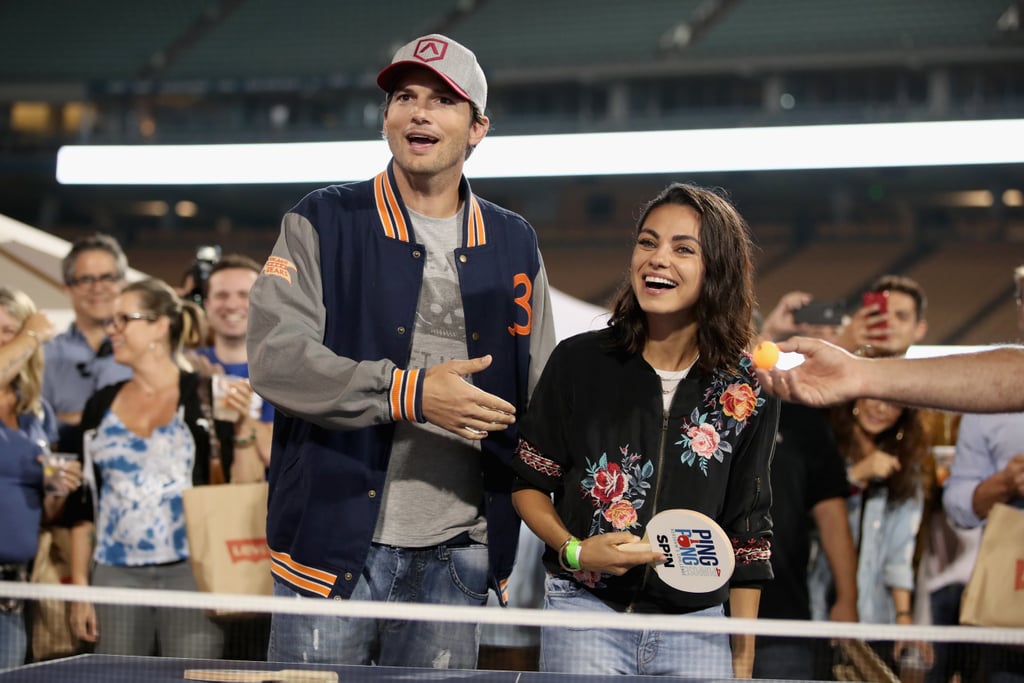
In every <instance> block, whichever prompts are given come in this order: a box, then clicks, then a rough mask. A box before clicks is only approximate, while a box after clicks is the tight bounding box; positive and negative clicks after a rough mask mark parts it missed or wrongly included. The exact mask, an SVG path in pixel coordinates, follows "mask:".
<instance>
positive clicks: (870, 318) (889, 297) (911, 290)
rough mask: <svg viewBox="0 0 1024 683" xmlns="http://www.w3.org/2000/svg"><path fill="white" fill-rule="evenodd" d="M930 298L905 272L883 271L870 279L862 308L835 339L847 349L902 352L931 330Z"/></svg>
mask: <svg viewBox="0 0 1024 683" xmlns="http://www.w3.org/2000/svg"><path fill="white" fill-rule="evenodd" d="M927 306H928V298H927V297H926V296H925V293H924V289H923V288H922V287H921V285H919V284H918V283H917V282H916V281H914V280H912V279H911V278H909V277H906V276H905V275H883V276H881V277H879V278H878V279H877V280H875V281H874V282H873V283H871V286H870V287H869V288H868V290H867V291H866V292H865V293H864V295H863V297H862V299H861V306H860V308H859V309H858V310H857V311H856V312H855V313H853V315H851V316H850V320H849V322H848V323H847V324H846V325H844V326H843V327H842V328H841V329H840V330H839V334H838V335H837V336H836V338H835V339H834V340H830V341H834V342H835V343H836V344H838V345H839V346H841V347H843V348H845V349H846V350H848V351H852V352H859V353H861V354H863V355H870V356H902V355H903V354H905V353H906V352H907V349H909V348H910V347H911V345H913V344H916V343H918V342H919V341H921V340H922V339H924V336H925V334H927V332H928V323H927V321H926V320H925V310H926V308H927Z"/></svg>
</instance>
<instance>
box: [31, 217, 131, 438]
mask: <svg viewBox="0 0 1024 683" xmlns="http://www.w3.org/2000/svg"><path fill="white" fill-rule="evenodd" d="M127 272H128V259H127V258H126V257H125V255H124V251H123V250H122V249H121V245H120V244H118V242H117V240H115V239H114V238H113V237H111V236H110V235H105V234H102V233H95V234H93V235H89V236H87V237H82V238H80V239H78V240H76V241H75V242H74V243H73V244H72V245H71V250H70V251H68V253H67V255H66V256H65V257H64V260H63V261H62V262H61V274H62V276H63V278H64V290H65V291H66V292H67V293H68V297H69V298H70V300H71V308H72V309H73V310H74V314H75V319H74V321H73V322H72V323H71V325H70V326H68V329H66V330H65V331H64V332H61V333H60V334H58V335H57V336H55V337H54V338H53V339H51V340H50V341H48V342H47V343H46V345H45V346H44V347H43V352H44V354H45V356H46V367H45V370H44V373H43V398H45V399H46V400H47V401H48V402H49V403H50V405H51V406H53V409H54V412H56V414H57V419H58V420H59V422H60V429H61V439H60V440H61V445H60V447H61V449H62V450H73V449H72V448H71V445H70V444H65V443H64V439H66V438H67V436H66V435H67V434H69V433H70V432H69V429H68V428H69V427H74V426H76V425H77V424H78V421H79V420H80V419H81V413H82V407H83V406H85V402H86V400H88V398H89V397H90V396H92V395H93V394H94V393H96V390H97V389H100V388H102V387H105V386H107V385H108V384H114V383H116V382H120V381H122V380H126V379H128V378H129V377H131V374H132V373H131V370H129V369H128V368H126V367H125V366H123V365H121V364H120V363H118V362H116V361H115V360H114V356H113V354H112V350H111V348H110V341H109V340H108V339H107V332H106V328H105V327H104V324H105V323H106V321H107V320H109V319H110V316H111V315H112V314H113V312H114V299H115V298H117V295H118V294H119V293H120V291H121V287H122V286H123V285H124V278H125V274H126V273H127ZM70 431H74V430H70Z"/></svg>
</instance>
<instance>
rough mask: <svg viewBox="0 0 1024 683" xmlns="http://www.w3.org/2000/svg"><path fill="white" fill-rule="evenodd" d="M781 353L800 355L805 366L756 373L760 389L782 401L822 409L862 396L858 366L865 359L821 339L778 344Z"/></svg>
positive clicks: (805, 339)
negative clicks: (762, 388) (761, 387)
mask: <svg viewBox="0 0 1024 683" xmlns="http://www.w3.org/2000/svg"><path fill="white" fill-rule="evenodd" d="M779 350H780V351H783V352H786V353H799V354H802V355H803V356H804V362H803V363H801V364H800V365H798V366H796V367H795V368H791V369H789V370H781V369H779V367H778V366H776V367H775V368H774V369H773V370H771V371H770V372H769V371H766V370H760V369H758V370H757V378H758V379H759V380H760V382H761V385H762V386H763V387H764V388H765V389H766V390H767V391H768V392H769V393H771V394H774V395H775V396H778V397H779V398H781V399H782V400H783V401H794V402H796V403H804V404H807V405H809V406H815V407H819V408H820V407H823V406H830V405H835V404H836V403H842V402H844V401H848V400H850V399H852V398H855V397H856V396H859V395H861V386H860V384H861V377H860V372H859V368H858V367H857V364H858V363H866V362H870V361H866V360H864V359H860V358H857V357H856V356H854V355H852V354H850V353H848V352H846V351H844V350H843V349H841V348H839V347H838V346H836V345H834V344H830V343H828V342H825V341H821V340H820V339H810V338H808V337H793V338H792V339H789V340H787V341H784V342H780V343H779Z"/></svg>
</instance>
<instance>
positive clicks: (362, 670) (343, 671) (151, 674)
mask: <svg viewBox="0 0 1024 683" xmlns="http://www.w3.org/2000/svg"><path fill="white" fill-rule="evenodd" d="M185 669H230V670H238V669H245V670H251V671H273V670H280V669H312V670H319V671H324V670H327V671H336V672H337V673H338V680H339V682H340V683H399V682H401V683H417V682H418V681H430V682H431V683H434V682H436V681H452V682H454V681H483V682H484V683H584V682H586V683H623V681H624V680H627V679H625V678H623V677H622V676H594V675H573V674H549V673H537V672H533V671H524V672H519V671H484V670H472V671H470V670H458V669H448V670H446V669H405V668H397V667H386V666H312V665H303V664H279V663H268V662H252V661H230V660H223V659H215V660H197V659H176V658H173V657H127V656H120V655H94V654H86V655H76V656H73V657H67V658H65V659H55V660H51V661H48V662H40V663H37V664H28V665H26V666H22V667H19V668H17V669H9V670H7V671H3V672H0V683H63V682H64V681H68V682H72V681H73V682H74V683H181V682H182V681H183V680H184V678H183V675H184V673H185ZM628 680H629V682H630V683H655V682H657V683H665V679H664V678H661V677H654V676H630V677H628ZM677 680H678V679H677Z"/></svg>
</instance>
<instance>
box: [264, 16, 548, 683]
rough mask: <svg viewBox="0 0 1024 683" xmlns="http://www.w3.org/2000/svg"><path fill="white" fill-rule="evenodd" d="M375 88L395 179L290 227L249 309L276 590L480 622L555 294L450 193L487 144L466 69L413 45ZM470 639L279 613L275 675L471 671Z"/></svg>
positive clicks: (442, 631) (317, 199) (381, 179)
mask: <svg viewBox="0 0 1024 683" xmlns="http://www.w3.org/2000/svg"><path fill="white" fill-rule="evenodd" d="M377 83H378V84H379V85H380V87H381V88H382V89H383V90H384V92H385V93H387V96H386V99H385V106H384V128H383V132H384V137H385V139H386V140H387V143H388V146H389V148H390V150H391V153H392V160H391V162H390V163H389V164H388V167H387V169H385V170H383V171H382V172H381V173H380V174H378V175H377V176H376V177H375V178H373V179H371V180H368V181H364V182H357V183H351V184H346V185H334V186H330V187H326V188H323V189H320V190H317V191H315V192H313V193H311V194H310V195H308V196H306V197H305V198H304V199H302V200H301V201H300V202H299V203H298V205H296V206H295V208H293V209H292V210H291V211H289V212H288V213H287V214H285V216H284V219H283V221H282V226H281V234H280V237H279V239H278V241H277V244H276V245H275V247H274V251H273V254H272V256H271V257H270V259H269V260H268V261H267V263H266V265H265V266H264V268H263V271H262V273H261V274H260V276H259V278H258V279H257V281H256V283H255V285H254V286H253V288H252V291H251V294H250V309H249V331H248V352H249V366H250V379H251V382H252V385H253V387H254V388H255V389H256V391H257V392H259V394H260V395H261V396H263V397H264V398H265V399H266V400H268V401H270V402H271V403H272V404H274V405H275V406H276V407H277V408H278V409H279V410H278V412H277V416H276V418H275V423H274V444H273V450H272V457H271V466H270V475H269V480H270V501H269V510H268V517H267V541H268V544H269V546H270V550H271V555H272V563H273V574H274V580H275V581H274V590H275V594H277V595H285V596H295V595H299V596H304V597H323V598H339V599H347V598H353V599H361V600H379V601H416V602H428V603H443V604H455V605H483V604H484V603H485V601H486V598H487V591H488V588H489V587H490V588H491V589H494V590H495V591H496V592H497V593H498V594H499V595H501V592H502V590H503V588H504V585H505V581H506V580H507V578H508V576H509V574H510V572H511V569H512V562H513V558H514V555H515V544H516V539H517V538H518V535H519V519H518V518H517V517H516V515H515V513H514V511H513V509H512V505H511V500H510V489H511V480H512V474H511V470H510V469H509V468H508V466H507V464H506V463H508V462H509V461H510V459H511V458H512V457H513V453H514V449H515V446H516V442H517V438H518V432H517V427H516V425H515V419H516V414H517V413H519V414H521V413H522V412H524V410H525V408H526V401H527V398H528V397H529V395H530V392H531V391H532V390H533V387H534V384H535V383H536V381H537V379H538V377H539V375H540V371H541V369H542V367H543V364H544V361H545V360H546V359H547V356H548V354H549V353H550V351H551V349H552V347H553V346H554V329H553V322H552V317H551V305H550V300H549V295H548V285H547V277H546V275H545V273H544V266H543V262H542V261H541V257H540V252H539V250H538V246H537V237H536V234H535V233H534V231H533V228H532V227H531V226H530V225H529V223H527V222H526V221H525V220H524V219H523V218H522V217H520V216H518V215H516V214H514V213H512V212H510V211H507V210H505V209H503V208H501V207H499V206H496V205H494V204H492V203H490V202H488V201H486V200H484V199H481V198H479V197H477V196H476V195H475V194H473V192H472V190H471V189H470V186H469V183H468V181H467V180H466V178H465V177H464V176H463V174H462V172H463V164H464V163H465V161H466V158H467V157H468V156H469V154H470V152H471V151H472V149H473V148H474V147H475V146H476V145H477V144H479V143H480V142H481V141H482V140H483V138H484V136H485V135H486V134H487V129H488V126H489V121H488V119H487V117H486V116H485V114H484V112H485V110H486V106H487V80H486V78H485V77H484V73H483V71H482V69H481V68H480V65H479V64H478V63H477V61H476V56H475V55H474V54H473V53H472V52H471V51H470V50H468V49H467V48H465V47H464V46H462V45H460V44H459V43H457V42H455V41H454V40H452V39H450V38H447V37H445V36H442V35H436V34H435V35H428V36H423V37H421V38H417V39H415V40H413V41H411V42H410V43H408V44H407V45H405V46H404V47H402V48H400V49H399V50H398V52H397V53H396V54H395V56H394V59H393V60H392V62H391V64H390V65H388V66H387V67H386V68H384V70H382V71H381V72H380V74H379V75H378V77H377ZM385 628H386V629H387V637H381V634H382V632H383V630H384V629H385ZM478 638H479V636H478V632H477V628H476V626H474V625H468V624H440V623H433V622H426V621H421V622H416V621H407V622H403V623H402V624H401V625H400V626H398V627H396V625H395V622H393V621H392V622H387V623H385V622H381V623H380V624H378V623H377V622H375V621H374V620H371V619H348V618H338V617H321V616H315V615H286V614H275V615H274V618H273V626H272V630H271V638H270V646H269V651H268V660H269V661H278V662H288V661H296V662H298V661H301V662H310V663H313V662H322V663H337V664H348V663H355V664H366V663H371V662H373V663H377V664H381V665H388V666H413V667H437V668H472V667H474V666H475V665H476V655H477V644H478Z"/></svg>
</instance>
